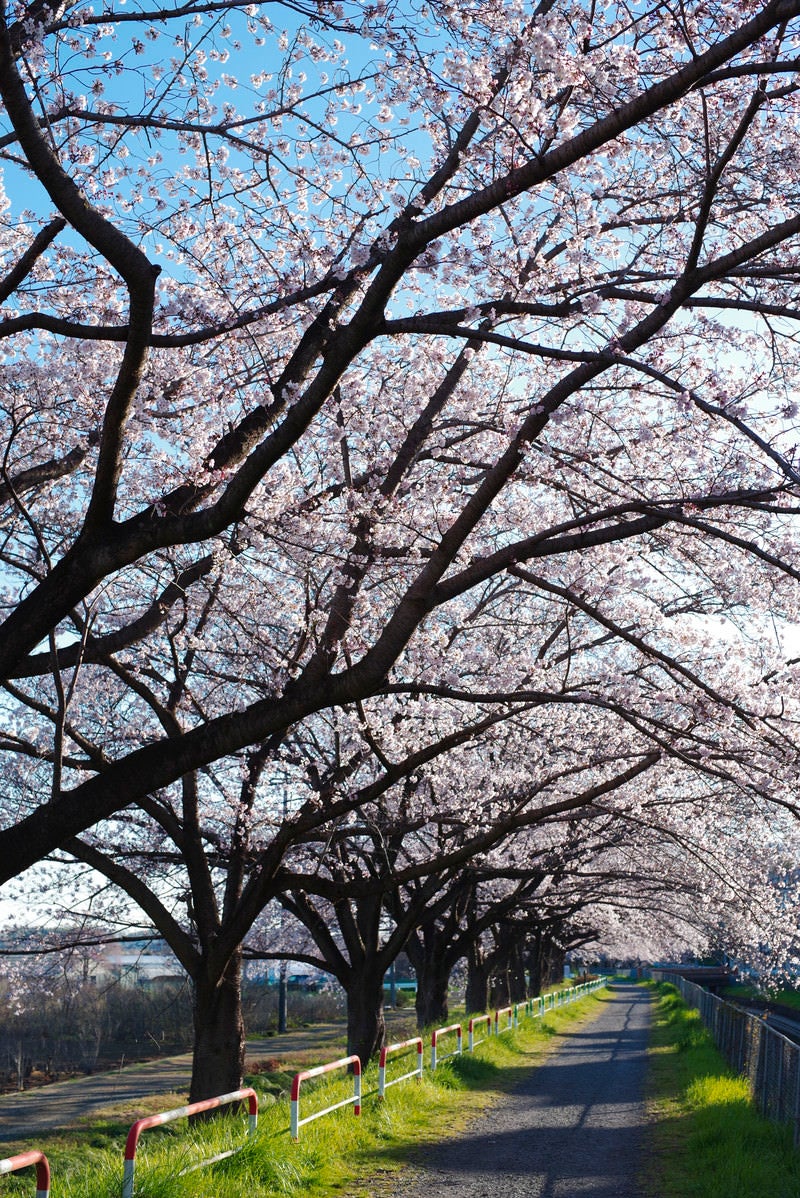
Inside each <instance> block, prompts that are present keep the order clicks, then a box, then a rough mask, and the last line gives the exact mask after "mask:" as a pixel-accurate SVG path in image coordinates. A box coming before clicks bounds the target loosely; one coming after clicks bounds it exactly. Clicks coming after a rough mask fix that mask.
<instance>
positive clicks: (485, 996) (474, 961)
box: [464, 950, 491, 1015]
mask: <svg viewBox="0 0 800 1198" xmlns="http://www.w3.org/2000/svg"><path fill="white" fill-rule="evenodd" d="M490 969H491V966H490V965H489V963H488V962H487V961H486V960H484V958H483V957H482V956H481V955H480V954H479V953H477V952H476V951H474V950H473V951H471V952H470V953H469V955H468V957H467V990H466V995H465V999H464V1001H465V1006H466V1012H467V1014H468V1015H482V1014H483V1012H484V1011H486V1010H488V1008H489V972H490Z"/></svg>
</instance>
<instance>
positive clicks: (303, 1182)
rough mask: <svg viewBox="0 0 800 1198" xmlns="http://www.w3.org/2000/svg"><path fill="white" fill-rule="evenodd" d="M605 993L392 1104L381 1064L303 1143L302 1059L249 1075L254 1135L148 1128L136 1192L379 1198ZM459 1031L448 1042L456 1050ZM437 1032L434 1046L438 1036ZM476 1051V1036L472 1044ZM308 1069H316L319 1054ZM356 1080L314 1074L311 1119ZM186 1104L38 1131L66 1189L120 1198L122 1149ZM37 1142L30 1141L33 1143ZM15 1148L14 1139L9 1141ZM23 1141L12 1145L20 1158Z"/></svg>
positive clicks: (67, 1195) (416, 1084) (309, 1092)
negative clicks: (154, 1120) (142, 1120)
mask: <svg viewBox="0 0 800 1198" xmlns="http://www.w3.org/2000/svg"><path fill="white" fill-rule="evenodd" d="M602 996H603V991H600V992H599V995H592V996H590V997H589V998H585V999H582V1000H580V1001H579V1002H576V1003H574V1004H572V1005H570V1006H567V1007H564V1008H562V1009H561V1010H558V1011H555V1012H552V1013H548V1014H547V1016H546V1017H545V1019H544V1020H539V1019H536V1020H532V1019H528V1020H525V1021H523V1024H522V1026H521V1028H520V1029H519V1030H518V1031H516V1032H506V1033H504V1034H503V1035H501V1036H499V1037H497V1038H496V1039H492V1040H485V1041H484V1042H483V1043H481V1044H479V1045H478V1046H477V1047H476V1051H475V1053H474V1054H472V1055H469V1054H467V1053H466V1052H465V1055H464V1056H462V1057H452V1058H449V1059H448V1060H446V1061H444V1062H443V1064H442V1065H440V1066H439V1067H438V1068H437V1070H436V1072H435V1073H431V1072H430V1070H429V1069H428V1068H427V1061H428V1057H429V1049H428V1048H427V1047H426V1054H425V1059H426V1070H425V1073H424V1075H423V1078H422V1080H421V1081H417V1080H410V1081H407V1082H403V1083H401V1084H398V1085H396V1086H393V1087H391V1088H390V1089H389V1090H388V1091H387V1096H386V1100H385V1102H383V1103H381V1102H379V1101H378V1097H377V1067H376V1066H371V1067H370V1068H369V1069H368V1070H367V1071H366V1073H365V1076H364V1079H363V1083H364V1087H363V1114H362V1116H361V1118H358V1119H357V1118H356V1117H355V1116H354V1114H353V1111H352V1108H349V1107H345V1108H343V1109H342V1110H340V1111H337V1112H335V1113H334V1114H332V1115H330V1116H326V1117H325V1118H321V1119H318V1120H315V1121H314V1122H312V1123H310V1124H307V1125H305V1126H303V1127H301V1128H300V1137H299V1142H298V1143H292V1141H291V1139H290V1137H289V1104H288V1090H289V1086H290V1082H291V1076H292V1073H293V1071H294V1069H293V1067H292V1068H290V1067H288V1066H283V1065H282V1069H283V1071H282V1072H269V1073H261V1074H258V1075H256V1076H254V1077H251V1078H248V1083H249V1084H252V1085H253V1086H254V1088H255V1089H256V1090H257V1092H258V1093H259V1126H258V1131H257V1133H256V1135H255V1136H254V1137H252V1138H250V1139H249V1140H248V1139H247V1138H246V1134H245V1132H246V1124H247V1121H246V1118H245V1116H244V1115H236V1116H234V1117H231V1118H227V1119H217V1120H213V1121H211V1122H210V1123H206V1124H194V1125H191V1126H190V1125H189V1124H188V1123H187V1121H186V1120H177V1121H175V1122H173V1123H170V1124H167V1125H166V1126H164V1127H163V1128H154V1129H151V1130H148V1131H146V1132H144V1133H143V1134H142V1137H141V1139H140V1142H139V1151H138V1153H137V1163H136V1185H135V1193H136V1198H205V1196H207V1195H209V1194H213V1195H214V1198H242V1195H245V1194H249V1193H254V1194H258V1195H259V1198H278V1196H280V1198H299V1196H300V1195H304V1196H305V1195H308V1196H311V1198H325V1196H331V1195H337V1194H342V1193H347V1195H348V1198H356V1196H367V1195H369V1196H370V1198H374V1196H375V1195H379V1194H380V1193H381V1189H382V1188H383V1187H384V1186H385V1184H388V1183H389V1182H390V1181H391V1178H392V1176H393V1175H394V1174H395V1173H396V1172H397V1170H398V1169H400V1168H402V1167H403V1165H406V1164H407V1163H408V1162H409V1160H413V1157H414V1150H415V1146H416V1145H423V1144H425V1143H428V1142H430V1140H431V1138H432V1137H436V1138H438V1137H440V1136H441V1135H442V1129H443V1128H446V1129H447V1132H448V1134H453V1133H455V1132H457V1131H458V1130H459V1129H460V1128H461V1127H463V1126H465V1125H466V1124H467V1123H468V1122H469V1121H470V1120H471V1119H473V1118H475V1117H476V1115H478V1114H480V1112H481V1111H482V1110H484V1109H486V1108H487V1107H489V1106H491V1105H492V1104H493V1103H494V1102H496V1101H498V1100H499V1098H500V1096H501V1095H502V1094H503V1093H505V1092H506V1091H507V1090H508V1089H509V1088H511V1087H512V1086H513V1085H514V1084H515V1083H516V1082H517V1081H518V1080H519V1079H520V1078H521V1077H522V1076H523V1075H524V1073H526V1072H527V1071H528V1070H529V1069H530V1068H531V1066H532V1065H534V1064H536V1063H537V1062H538V1061H539V1060H541V1059H542V1058H543V1057H544V1056H545V1055H546V1053H547V1052H548V1051H549V1050H550V1048H551V1046H552V1044H553V1041H554V1038H555V1036H556V1034H557V1032H559V1031H562V1030H566V1029H568V1028H569V1027H570V1026H571V1025H573V1024H575V1023H576V1022H579V1021H583V1020H585V1019H586V1018H587V1017H589V1018H591V1017H592V1016H593V1015H594V1014H596V1013H598V1012H599V1010H600V1001H601V1000H602ZM449 1041H450V1037H448V1038H447V1041H445V1042H443V1044H442V1048H443V1049H444V1051H447V1049H448V1047H449ZM429 1042H430V1041H429V1040H428V1041H427V1043H428V1044H429ZM464 1047H465V1049H466V1034H465V1045H464ZM415 1063H416V1053H415V1052H412V1054H411V1056H410V1057H408V1058H405V1059H403V1058H401V1057H400V1056H399V1054H398V1056H397V1057H394V1056H393V1057H391V1058H390V1068H389V1077H390V1078H391V1077H392V1076H393V1075H394V1076H397V1075H398V1074H399V1073H404V1072H406V1071H407V1070H410V1069H411V1068H413V1065H414V1064H415ZM298 1067H299V1068H304V1067H307V1062H303V1063H300V1064H299V1066H298ZM352 1093H353V1081H352V1078H349V1077H345V1076H344V1074H342V1077H341V1079H338V1078H333V1080H332V1079H331V1076H330V1075H328V1077H323V1078H320V1079H312V1080H311V1081H309V1082H305V1083H303V1086H302V1089H301V1112H300V1113H301V1117H305V1115H306V1114H310V1113H311V1112H312V1111H314V1110H316V1109H319V1108H320V1107H322V1106H326V1105H328V1104H330V1103H333V1102H336V1101H338V1100H339V1099H342V1098H345V1097H348V1096H350V1095H352ZM183 1101H185V1100H184V1099H183V1098H181V1097H180V1096H178V1095H176V1096H174V1101H173V1100H172V1096H168V1097H167V1098H165V1097H164V1096H161V1097H160V1098H159V1099H151V1100H149V1102H148V1103H147V1104H139V1109H138V1110H137V1111H136V1112H135V1113H133V1115H132V1117H131V1112H130V1111H115V1110H113V1109H109V1110H108V1111H107V1113H106V1114H105V1116H104V1117H103V1118H97V1117H95V1118H93V1119H92V1120H91V1122H87V1123H86V1125H85V1126H84V1127H83V1128H82V1129H81V1130H80V1131H77V1132H71V1133H70V1134H69V1135H67V1134H60V1135H57V1136H44V1137H39V1138H38V1139H37V1144H36V1146H37V1147H41V1148H42V1149H43V1150H44V1151H45V1152H46V1153H47V1156H48V1158H49V1159H50V1164H51V1169H52V1173H53V1193H54V1196H55V1198H112V1196H113V1198H118V1195H119V1194H120V1193H121V1181H122V1152H123V1147H124V1143H125V1137H126V1135H127V1131H128V1127H129V1126H130V1123H131V1122H133V1120H134V1119H136V1118H139V1117H141V1115H142V1114H147V1113H150V1112H151V1110H167V1109H169V1108H170V1107H174V1106H179V1105H181V1104H182V1102H183ZM25 1146H26V1147H31V1146H32V1145H31V1144H30V1142H29V1143H28V1144H27V1145H25ZM239 1146H242V1147H241V1150H240V1151H238V1152H237V1153H236V1155H235V1156H233V1157H231V1158H229V1159H228V1160H226V1161H222V1162H220V1163H218V1164H216V1165H213V1166H210V1167H207V1168H203V1169H202V1170H198V1171H196V1172H190V1173H186V1174H184V1175H183V1176H181V1175H180V1173H181V1170H183V1169H186V1168H190V1167H191V1166H192V1164H194V1163H196V1162H197V1161H199V1160H202V1159H203V1157H205V1156H209V1155H213V1154H215V1153H217V1152H221V1151H225V1150H226V1149H229V1148H232V1147H239ZM5 1147H6V1146H5V1145H4V1148H5ZM22 1147H23V1146H21V1145H20V1146H11V1145H9V1146H8V1148H9V1150H10V1151H9V1152H8V1153H7V1154H8V1155H11V1152H13V1151H19V1150H21V1148H22ZM1 1184H2V1187H3V1189H4V1190H6V1191H7V1192H9V1193H10V1194H16V1192H17V1191H19V1193H20V1194H23V1193H24V1194H26V1195H28V1196H30V1195H31V1194H32V1191H33V1189H34V1183H33V1177H32V1173H31V1172H30V1171H27V1170H26V1171H25V1173H23V1174H14V1175H13V1176H9V1177H6V1178H3V1179H2V1183H1Z"/></svg>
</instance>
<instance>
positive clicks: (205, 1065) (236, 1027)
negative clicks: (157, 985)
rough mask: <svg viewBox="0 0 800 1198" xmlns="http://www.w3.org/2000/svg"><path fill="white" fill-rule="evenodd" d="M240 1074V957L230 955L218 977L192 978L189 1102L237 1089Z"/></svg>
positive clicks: (241, 1036)
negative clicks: (192, 1030)
mask: <svg viewBox="0 0 800 1198" xmlns="http://www.w3.org/2000/svg"><path fill="white" fill-rule="evenodd" d="M243 1075H244V1020H243V1018H242V958H241V953H240V952H237V953H235V954H234V955H233V957H231V960H230V961H229V962H228V965H227V966H226V969H225V972H224V973H223V975H222V977H221V978H220V979H219V980H218V981H214V980H212V979H208V978H206V977H205V976H204V975H201V976H198V977H196V978H195V979H194V1051H193V1056H192V1084H191V1089H190V1091H189V1101H190V1102H201V1101H202V1100H203V1099H204V1098H216V1097H217V1096H218V1095H220V1094H228V1093H230V1092H231V1090H238V1089H240V1087H241V1085H242V1077H243Z"/></svg>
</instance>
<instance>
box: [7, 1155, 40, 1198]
mask: <svg viewBox="0 0 800 1198" xmlns="http://www.w3.org/2000/svg"><path fill="white" fill-rule="evenodd" d="M28 1165H35V1166H36V1198H49V1194H50V1164H49V1162H48V1160H47V1157H46V1156H45V1154H44V1153H43V1152H37V1151H36V1150H34V1151H32V1152H20V1153H18V1154H17V1156H8V1157H6V1159H5V1160H4V1161H0V1173H16V1171H17V1169H26V1168H27V1167H28Z"/></svg>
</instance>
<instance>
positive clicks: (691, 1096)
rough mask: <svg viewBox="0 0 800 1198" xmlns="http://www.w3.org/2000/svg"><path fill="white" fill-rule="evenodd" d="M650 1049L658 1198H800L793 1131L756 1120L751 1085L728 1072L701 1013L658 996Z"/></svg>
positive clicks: (663, 990)
mask: <svg viewBox="0 0 800 1198" xmlns="http://www.w3.org/2000/svg"><path fill="white" fill-rule="evenodd" d="M656 989H657V992H658V1006H657V1010H656V1015H655V1020H654V1029H653V1039H652V1044H651V1074H650V1111H651V1116H652V1118H653V1125H652V1129H651V1137H652V1152H651V1160H650V1165H649V1167H648V1174H647V1183H648V1184H647V1191H646V1192H648V1193H652V1194H653V1195H657V1198H678V1196H680V1198H731V1195H735V1196H736V1198H800V1151H798V1150H796V1149H794V1147H793V1145H792V1132H791V1129H790V1128H788V1127H785V1126H779V1125H776V1124H774V1123H769V1122H767V1121H766V1120H765V1119H762V1118H761V1116H760V1115H759V1114H758V1113H757V1111H756V1109H755V1107H754V1105H753V1103H752V1102H751V1099H750V1094H749V1090H748V1087H747V1083H746V1082H745V1081H744V1080H743V1079H742V1078H739V1077H736V1076H735V1075H734V1074H733V1073H731V1071H730V1070H729V1069H728V1068H727V1066H726V1064H725V1061H724V1059H723V1058H722V1056H721V1055H720V1054H719V1053H718V1052H717V1049H716V1047H715V1046H714V1043H713V1041H712V1039H711V1037H710V1035H709V1034H708V1032H706V1030H705V1028H704V1027H703V1025H702V1023H701V1021H700V1016H699V1014H698V1012H697V1011H692V1010H689V1009H687V1007H686V1006H685V1005H684V1003H683V1002H682V1000H681V998H680V996H679V995H678V992H677V990H676V989H675V988H674V987H673V986H669V985H666V984H661V985H659V986H658V987H657V988H656Z"/></svg>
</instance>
